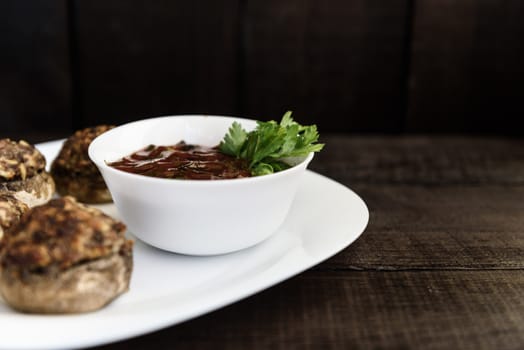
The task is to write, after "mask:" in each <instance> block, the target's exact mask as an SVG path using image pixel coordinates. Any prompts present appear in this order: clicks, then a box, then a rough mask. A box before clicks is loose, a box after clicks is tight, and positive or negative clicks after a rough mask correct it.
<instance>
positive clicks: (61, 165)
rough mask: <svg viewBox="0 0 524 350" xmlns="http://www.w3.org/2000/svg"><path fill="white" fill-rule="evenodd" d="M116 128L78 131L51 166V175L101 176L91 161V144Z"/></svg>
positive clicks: (67, 141)
mask: <svg viewBox="0 0 524 350" xmlns="http://www.w3.org/2000/svg"><path fill="white" fill-rule="evenodd" d="M112 128H114V126H113V125H98V126H94V127H91V128H86V129H82V130H78V131H77V132H75V133H74V134H73V135H72V136H71V137H69V138H68V139H67V140H66V141H65V142H64V145H63V146H62V149H61V150H60V153H59V154H58V156H57V157H56V159H55V160H54V161H53V164H52V165H51V173H52V174H53V176H55V174H56V175H64V174H65V175H68V176H75V174H76V175H81V176H90V175H96V176H101V175H100V174H99V172H98V169H97V168H96V166H95V164H94V163H93V162H91V159H89V155H88V153H87V150H88V148H89V145H90V144H91V142H92V141H93V140H94V139H95V138H96V137H97V136H99V135H101V134H103V133H104V132H106V131H108V130H110V129H112Z"/></svg>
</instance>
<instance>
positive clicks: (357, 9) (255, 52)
mask: <svg viewBox="0 0 524 350" xmlns="http://www.w3.org/2000/svg"><path fill="white" fill-rule="evenodd" d="M407 5H408V1H407V0H395V1H368V0H356V1H345V0H332V1H328V2H325V1H321V0H288V1H280V0H264V1H263V0H248V1H247V5H246V8H245V18H244V31H245V36H244V42H243V45H244V51H245V55H244V57H243V63H244V65H245V74H244V77H243V89H242V101H243V104H242V107H243V108H242V110H243V111H244V112H245V113H246V114H247V115H252V116H255V117H257V118H261V119H264V118H279V117H280V115H281V114H282V113H283V112H284V111H285V110H287V109H292V110H294V111H295V116H296V118H297V119H299V120H300V121H304V122H312V123H317V124H319V127H320V129H321V130H322V131H341V132H342V131H352V132H355V131H379V132H382V131H385V132H391V131H399V130H400V129H401V127H402V123H403V119H404V118H403V113H404V107H405V106H404V98H405V96H404V89H403V87H404V80H403V69H404V67H403V64H404V59H405V57H404V53H405V52H404V49H405V39H406V28H407V26H406V23H407V22H406V21H407V18H406V16H407V15H408V6H407Z"/></svg>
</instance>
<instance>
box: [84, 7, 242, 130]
mask: <svg viewBox="0 0 524 350" xmlns="http://www.w3.org/2000/svg"><path fill="white" fill-rule="evenodd" d="M76 8H77V24H78V38H79V42H78V50H79V60H80V61H79V65H78V66H79V79H80V80H81V86H82V87H83V91H81V95H82V96H81V101H82V106H83V107H82V111H83V121H82V124H84V125H88V124H98V123H116V124H118V123H123V122H126V121H129V120H133V119H137V118H143V117H151V116H158V115H168V114H183V113H217V114H234V112H235V111H236V107H237V100H236V98H237V97H236V82H237V54H236V53H237V50H238V48H237V42H238V40H237V32H236V30H237V27H238V0H227V1H221V2H216V1H209V0H199V1H175V2H173V1H158V2H153V3H151V2H149V1H144V0H142V1H134V2H132V3H130V2H128V1H124V0H110V1H100V0H97V1H76Z"/></svg>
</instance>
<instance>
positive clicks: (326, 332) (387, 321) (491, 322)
mask: <svg viewBox="0 0 524 350" xmlns="http://www.w3.org/2000/svg"><path fill="white" fill-rule="evenodd" d="M523 343H524V274H522V271H478V272H475V273H471V272H465V271H454V272H444V271H440V272H435V271H433V272H428V271H419V272H370V271H366V272H358V271H352V272H344V273H342V272H308V273H305V274H302V275H300V276H298V277H295V278H294V279H292V280H290V281H287V282H285V283H282V284H280V285H279V286H276V287H274V288H272V289H270V290H268V291H265V292H263V293H260V294H259V295H256V296H254V297H251V298H249V299H247V300H245V301H242V302H239V303H237V304H235V305H232V306H229V307H227V308H225V309H223V310H219V311H216V312H213V313H211V314H210V315H207V316H203V317H200V318H198V319H196V320H193V321H189V322H186V323H184V324H181V325H179V326H176V327H171V328H168V329H166V330H163V331H159V332H156V333H153V334H150V335H146V336H143V337H140V338H138V339H134V340H129V341H125V342H120V343H116V344H112V345H110V346H107V347H100V349H128V348H130V347H134V348H137V349H138V348H144V347H147V346H150V345H151V344H154V346H155V348H157V349H170V348H173V347H176V348H184V349H216V348H220V349H267V348H271V349H273V348H274V349H290V348H291V349H323V348H327V349H348V348H351V349H421V348H423V349H494V348H496V349H517V348H519V347H520V346H521V345H522V344H523Z"/></svg>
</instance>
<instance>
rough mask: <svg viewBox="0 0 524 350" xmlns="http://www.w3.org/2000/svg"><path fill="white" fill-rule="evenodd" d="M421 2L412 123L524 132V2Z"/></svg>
mask: <svg viewBox="0 0 524 350" xmlns="http://www.w3.org/2000/svg"><path fill="white" fill-rule="evenodd" d="M415 4H416V5H415V11H414V22H413V35H412V37H413V39H412V43H411V46H412V49H411V69H410V75H409V108H408V113H407V120H406V131H411V132H413V131H417V132H468V133H499V134H508V135H522V134H523V132H522V130H523V128H524V121H523V118H522V116H523V115H524V104H523V103H522V101H524V86H523V84H522V81H523V80H524V65H523V64H522V62H524V40H523V38H524V26H523V25H522V13H523V11H524V3H523V2H522V1H520V0H506V1H472V0H468V1H453V0H417V1H416V2H415Z"/></svg>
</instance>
